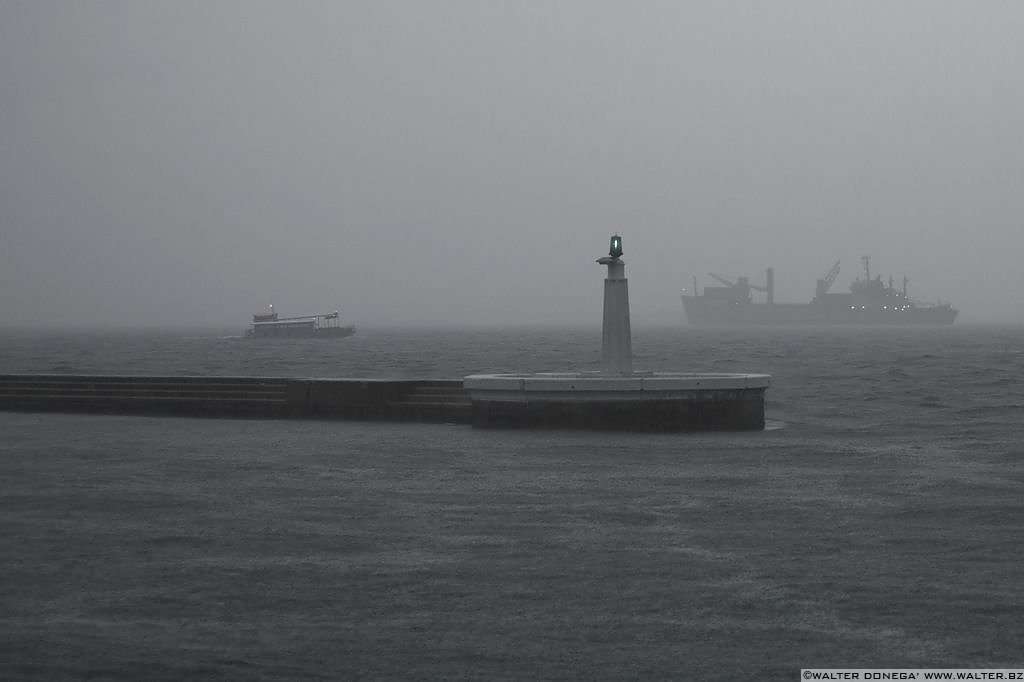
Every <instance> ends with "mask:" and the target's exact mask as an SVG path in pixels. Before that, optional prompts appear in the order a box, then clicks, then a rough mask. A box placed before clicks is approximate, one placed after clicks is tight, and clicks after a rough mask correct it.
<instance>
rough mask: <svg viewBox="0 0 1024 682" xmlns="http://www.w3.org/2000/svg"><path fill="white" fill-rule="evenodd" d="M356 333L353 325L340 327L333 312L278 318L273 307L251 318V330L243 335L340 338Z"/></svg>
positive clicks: (257, 336) (261, 337)
mask: <svg viewBox="0 0 1024 682" xmlns="http://www.w3.org/2000/svg"><path fill="white" fill-rule="evenodd" d="M355 333H356V328H355V325H348V326H342V324H341V320H340V315H339V314H338V311H337V310H335V311H334V312H332V313H325V314H321V315H300V316H298V317H279V316H278V314H277V311H275V310H274V305H273V304H270V305H269V306H267V311H266V312H264V313H257V314H256V315H253V316H252V328H250V329H247V330H246V332H245V335H246V336H247V337H251V338H257V339H266V338H341V337H345V336H351V335H352V334H355Z"/></svg>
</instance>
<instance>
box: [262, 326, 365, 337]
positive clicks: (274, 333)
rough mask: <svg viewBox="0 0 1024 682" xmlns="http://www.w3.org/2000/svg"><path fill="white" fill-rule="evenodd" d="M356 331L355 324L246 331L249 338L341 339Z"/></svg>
mask: <svg viewBox="0 0 1024 682" xmlns="http://www.w3.org/2000/svg"><path fill="white" fill-rule="evenodd" d="M355 333H356V328H355V325H350V326H347V327H320V328H319V329H306V328H302V327H267V328H263V327H256V329H250V330H248V331H247V332H246V336H247V337H248V338H251V339H342V338H345V337H346V336H352V335H353V334H355Z"/></svg>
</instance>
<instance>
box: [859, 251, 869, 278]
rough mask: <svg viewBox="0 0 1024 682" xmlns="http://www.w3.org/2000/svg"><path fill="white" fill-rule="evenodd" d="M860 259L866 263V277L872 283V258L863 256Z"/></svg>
mask: <svg viewBox="0 0 1024 682" xmlns="http://www.w3.org/2000/svg"><path fill="white" fill-rule="evenodd" d="M860 259H861V260H862V261H864V277H866V278H867V280H868V281H869V282H870V281H871V256H861V257H860Z"/></svg>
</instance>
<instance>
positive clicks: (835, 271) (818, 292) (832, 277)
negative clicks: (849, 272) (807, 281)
mask: <svg viewBox="0 0 1024 682" xmlns="http://www.w3.org/2000/svg"><path fill="white" fill-rule="evenodd" d="M841 262H842V261H838V260H837V261H836V264H835V265H833V266H832V269H831V270H829V271H828V272H827V273H825V276H824V277H822V278H821V279H819V280H818V285H817V287H815V291H814V299H815V300H816V301H821V300H822V299H824V298H825V294H827V293H828V290H829V289H831V288H832V285H833V284H835V282H836V277H838V276H839V264H840V263H841Z"/></svg>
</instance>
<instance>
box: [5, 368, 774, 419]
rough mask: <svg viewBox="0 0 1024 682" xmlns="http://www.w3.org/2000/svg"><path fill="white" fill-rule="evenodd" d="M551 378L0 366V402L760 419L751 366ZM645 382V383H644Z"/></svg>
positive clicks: (282, 411) (113, 410)
mask: <svg viewBox="0 0 1024 682" xmlns="http://www.w3.org/2000/svg"><path fill="white" fill-rule="evenodd" d="M560 381H561V383H559V382H555V381H554V379H553V378H552V377H547V378H540V379H538V378H534V377H531V378H528V379H521V378H517V377H503V376H497V375H495V376H483V377H467V378H466V380H465V381H460V380H392V379H291V378H276V377H201V376H183V377H171V376H104V375H100V376H81V375H55V374H8V375H0V410H6V411H19V412H68V413H86V414H131V415H148V416H171V417H212V418H227V419H247V418H248V419H335V420H359V421H396V422H420V423H437V424H445V423H447V424H472V425H473V426H475V427H478V428H500V429H507V428H532V429H536V428H541V429H547V428H569V429H590V430H610V431H662V432H665V431H707V430H759V429H762V428H764V390H765V387H766V386H767V382H766V381H760V380H757V377H754V376H753V375H751V376H750V377H744V376H741V375H722V376H710V375H705V376H696V375H695V377H693V378H665V377H657V376H648V377H645V378H635V379H631V380H627V381H631V382H633V383H638V384H639V389H638V390H637V391H636V394H635V395H630V396H628V397H619V396H617V395H615V393H614V391H613V392H612V393H611V394H609V395H604V393H602V392H601V390H598V389H600V388H602V387H603V388H604V389H605V393H607V389H610V388H615V386H606V384H609V383H610V382H611V383H614V380H609V379H601V378H597V379H594V378H586V377H582V378H577V379H571V380H570V379H567V378H565V377H562V378H561V379H560ZM566 381H568V382H569V383H568V384H566V383H565V382H566ZM658 381H661V382H662V383H665V382H666V381H669V382H670V383H671V384H672V385H671V386H670V388H671V389H672V390H663V389H662V390H659V388H658V387H657V386H656V384H657V383H658ZM545 382H547V383H545ZM644 382H646V383H647V384H651V385H650V386H647V389H648V390H646V391H645V390H643V387H644V385H645V383H644ZM527 384H529V386H527ZM535 384H536V385H535ZM597 384H600V386H597ZM567 386H568V388H566V387H567ZM526 388H533V389H535V390H531V391H526V390H525V389H526ZM555 389H558V390H555Z"/></svg>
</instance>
